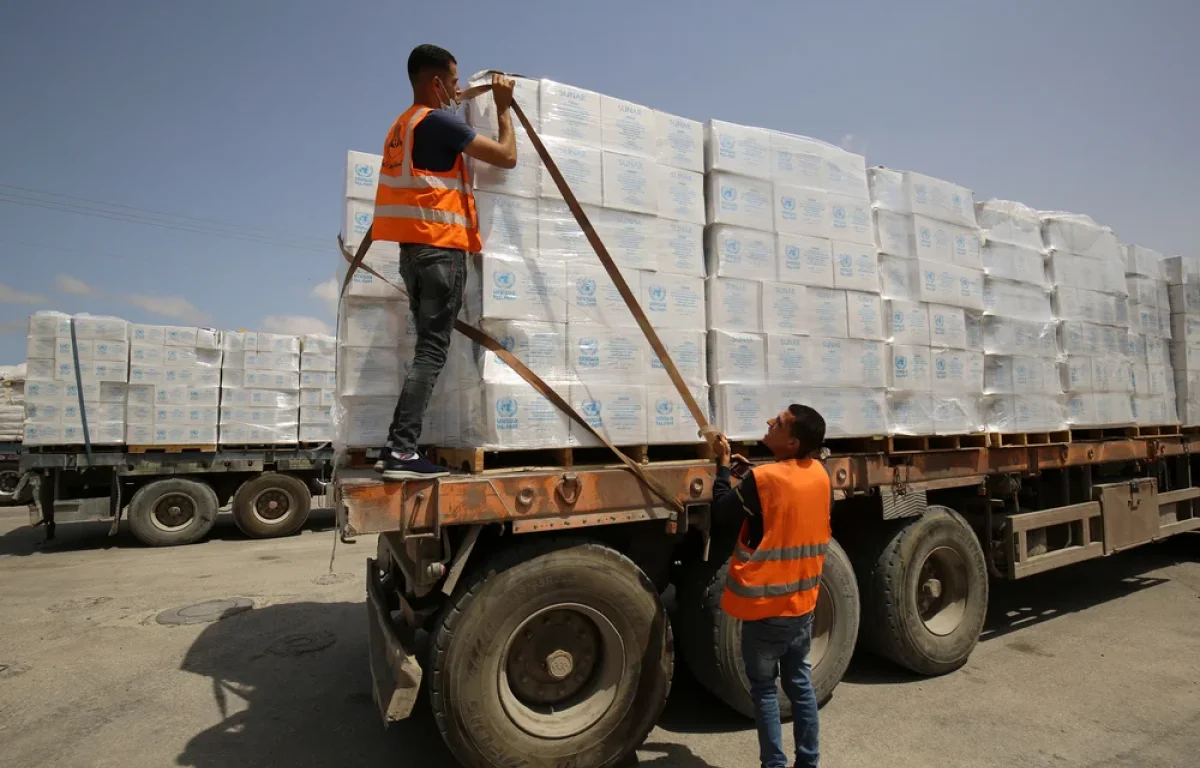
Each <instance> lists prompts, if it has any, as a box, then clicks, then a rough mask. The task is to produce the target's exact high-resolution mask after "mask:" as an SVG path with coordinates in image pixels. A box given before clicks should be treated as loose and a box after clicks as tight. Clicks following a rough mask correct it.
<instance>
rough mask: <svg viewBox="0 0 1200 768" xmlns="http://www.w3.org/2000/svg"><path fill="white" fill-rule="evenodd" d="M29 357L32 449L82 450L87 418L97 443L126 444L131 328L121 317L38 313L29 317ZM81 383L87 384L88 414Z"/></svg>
mask: <svg viewBox="0 0 1200 768" xmlns="http://www.w3.org/2000/svg"><path fill="white" fill-rule="evenodd" d="M72 323H73V324H74V329H75V343H74V344H73V343H72V340H71V326H72ZM26 352H27V360H26V376H27V379H26V383H25V423H24V434H23V441H24V442H25V444H26V445H82V444H83V443H84V430H83V420H84V417H85V415H86V418H87V426H88V430H87V431H88V435H87V438H88V440H90V441H91V443H92V444H94V445H119V444H121V443H123V442H125V424H126V421H125V415H126V408H125V400H126V389H127V386H128V384H127V382H128V380H129V371H130V366H129V355H130V343H129V323H127V322H126V321H124V320H122V319H120V318H116V317H97V316H92V315H75V316H74V317H72V316H70V315H65V314H62V313H61V312H37V313H34V314H33V315H31V316H30V318H29V337H28V340H27V346H26ZM76 359H78V361H79V370H78V374H79V376H78V379H77V377H76V366H75V361H76ZM77 381H82V385H83V392H82V395H83V397H82V400H83V408H82V409H81V408H80V390H79V386H77Z"/></svg>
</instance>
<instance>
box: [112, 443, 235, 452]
mask: <svg viewBox="0 0 1200 768" xmlns="http://www.w3.org/2000/svg"><path fill="white" fill-rule="evenodd" d="M223 447H226V446H223ZM125 450H127V451H129V452H130V453H188V452H191V451H199V452H201V453H216V452H217V446H215V445H184V444H180V445H128V446H126V447H125Z"/></svg>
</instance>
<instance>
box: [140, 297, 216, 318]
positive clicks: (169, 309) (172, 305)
mask: <svg viewBox="0 0 1200 768" xmlns="http://www.w3.org/2000/svg"><path fill="white" fill-rule="evenodd" d="M124 300H125V303H126V304H128V305H129V306H131V307H137V308H139V309H144V310H146V311H147V312H150V313H151V314H155V315H159V316H161V317H167V318H170V319H172V320H178V321H180V322H183V323H192V324H195V325H203V324H205V323H208V322H210V321H211V320H212V315H210V314H208V313H207V312H201V311H200V310H199V309H197V308H196V307H195V306H194V305H193V304H192V302H190V301H188V300H187V299H185V298H183V297H182V296H147V295H145V294H140V293H135V294H131V295H129V296H126V297H125V299H124Z"/></svg>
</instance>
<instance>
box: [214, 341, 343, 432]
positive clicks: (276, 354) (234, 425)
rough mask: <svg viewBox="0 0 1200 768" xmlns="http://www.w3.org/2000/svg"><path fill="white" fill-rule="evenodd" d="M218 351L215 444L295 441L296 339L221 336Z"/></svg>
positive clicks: (297, 414) (297, 415)
mask: <svg viewBox="0 0 1200 768" xmlns="http://www.w3.org/2000/svg"><path fill="white" fill-rule="evenodd" d="M221 347H222V350H223V352H224V367H223V369H222V372H221V407H220V413H219V417H220V435H219V441H220V443H221V444H222V445H290V444H293V443H295V442H296V441H297V439H298V437H299V419H300V377H301V374H300V339H299V337H297V336H290V335H285V334H274V333H255V332H253V331H250V332H225V333H223V334H222V335H221ZM321 376H322V377H327V376H328V374H326V373H324V372H322V373H321Z"/></svg>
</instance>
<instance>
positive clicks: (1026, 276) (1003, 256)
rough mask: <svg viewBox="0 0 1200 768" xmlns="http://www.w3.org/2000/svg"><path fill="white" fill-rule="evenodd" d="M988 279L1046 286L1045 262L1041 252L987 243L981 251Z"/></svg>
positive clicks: (1015, 246) (1005, 244) (1004, 244)
mask: <svg viewBox="0 0 1200 768" xmlns="http://www.w3.org/2000/svg"><path fill="white" fill-rule="evenodd" d="M982 259H983V268H984V270H985V271H986V272H987V276H988V277H1002V278H1004V279H1005V280H1016V281H1019V282H1022V283H1030V284H1031V285H1037V286H1042V287H1045V286H1046V284H1047V283H1046V261H1045V257H1044V256H1042V253H1041V251H1035V250H1031V249H1028V248H1022V247H1020V246H1017V245H1009V244H1007V243H991V242H989V243H987V244H986V245H984V246H983V251H982Z"/></svg>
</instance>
